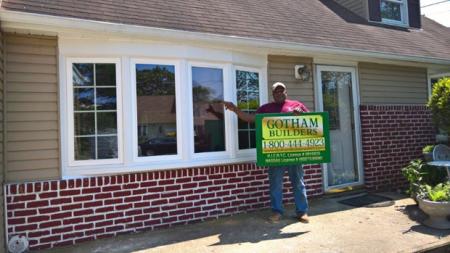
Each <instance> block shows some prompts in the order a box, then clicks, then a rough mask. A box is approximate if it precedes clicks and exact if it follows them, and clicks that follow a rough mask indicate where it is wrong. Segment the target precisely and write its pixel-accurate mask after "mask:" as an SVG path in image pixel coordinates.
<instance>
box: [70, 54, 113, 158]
mask: <svg viewBox="0 0 450 253" xmlns="http://www.w3.org/2000/svg"><path fill="white" fill-rule="evenodd" d="M71 75H72V76H71V79H72V86H71V87H70V89H69V90H70V93H71V100H72V102H73V103H71V104H70V105H69V108H70V111H71V112H72V114H71V115H72V120H73V121H72V122H73V124H72V126H71V128H70V129H71V132H72V133H73V135H72V147H73V148H72V150H71V151H72V152H73V153H72V154H73V155H72V156H71V157H72V160H73V161H88V160H105V159H110V160H111V159H112V160H117V159H118V158H119V154H120V152H119V134H118V133H119V130H118V129H119V118H118V109H119V107H118V102H117V101H118V97H119V96H118V95H119V85H118V80H119V78H118V76H117V65H116V63H89V62H87V63H82V62H79V63H78V62H77V63H71Z"/></svg>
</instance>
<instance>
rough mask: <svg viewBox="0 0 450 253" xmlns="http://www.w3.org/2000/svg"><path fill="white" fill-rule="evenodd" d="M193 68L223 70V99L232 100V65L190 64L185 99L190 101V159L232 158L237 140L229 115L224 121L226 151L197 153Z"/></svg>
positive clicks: (225, 115)
mask: <svg viewBox="0 0 450 253" xmlns="http://www.w3.org/2000/svg"><path fill="white" fill-rule="evenodd" d="M192 67H200V68H216V69H222V76H223V89H224V90H223V98H224V100H226V101H227V100H230V99H231V94H230V93H231V91H230V89H231V88H232V87H230V83H231V82H230V78H231V69H232V68H231V64H220V63H210V62H195V61H191V62H188V85H187V87H189V91H188V92H187V93H185V94H186V97H185V99H186V98H187V99H188V101H187V103H185V104H186V105H187V106H188V108H189V113H188V116H189V119H188V121H187V122H188V123H189V124H188V127H187V129H188V132H187V134H186V137H187V138H188V139H186V138H185V140H186V141H188V142H189V145H188V146H189V154H190V158H191V159H194V160H210V159H220V158H226V157H232V153H233V152H232V151H233V150H234V149H233V146H234V145H235V142H236V140H233V137H234V136H232V135H231V131H232V129H233V125H232V124H231V122H230V121H231V120H230V115H229V114H228V113H225V114H224V120H225V126H224V127H225V135H224V137H225V151H215V152H202V153H195V143H194V111H193V105H194V101H193V99H192V95H193V93H192V87H193V86H192Z"/></svg>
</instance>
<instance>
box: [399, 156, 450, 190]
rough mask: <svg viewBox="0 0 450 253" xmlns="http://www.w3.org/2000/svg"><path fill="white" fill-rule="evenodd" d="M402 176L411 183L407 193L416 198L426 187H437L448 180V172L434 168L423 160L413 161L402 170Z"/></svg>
mask: <svg viewBox="0 0 450 253" xmlns="http://www.w3.org/2000/svg"><path fill="white" fill-rule="evenodd" d="M402 174H403V176H404V177H405V178H406V180H407V181H408V183H409V188H408V190H407V191H406V192H407V193H408V194H409V195H410V196H411V197H412V198H415V196H417V194H418V193H419V191H421V187H422V186H424V185H431V186H435V185H437V184H439V183H442V182H444V181H445V180H446V176H447V172H446V171H445V170H443V169H439V168H436V167H433V166H429V165H427V164H426V163H425V162H424V161H422V160H421V159H416V160H412V161H410V162H409V164H408V165H407V166H406V167H404V168H403V169H402Z"/></svg>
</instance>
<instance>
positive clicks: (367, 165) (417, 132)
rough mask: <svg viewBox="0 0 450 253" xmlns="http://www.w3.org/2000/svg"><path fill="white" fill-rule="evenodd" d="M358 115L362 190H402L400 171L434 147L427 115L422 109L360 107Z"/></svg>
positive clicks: (403, 184)
mask: <svg viewBox="0 0 450 253" xmlns="http://www.w3.org/2000/svg"><path fill="white" fill-rule="evenodd" d="M360 113H361V129H362V146H363V157H364V175H365V186H366V188H368V189H369V190H374V191H381V190H394V189H399V188H404V187H405V186H406V180H405V179H404V178H403V176H402V174H401V168H403V167H404V166H405V165H406V164H407V163H408V162H409V161H410V160H412V159H416V158H420V157H421V154H422V148H423V147H424V146H425V145H428V144H433V143H434V138H435V136H434V135H435V132H434V127H433V125H432V122H431V113H430V111H429V110H428V109H427V108H426V107H425V106H422V105H362V106H361V107H360Z"/></svg>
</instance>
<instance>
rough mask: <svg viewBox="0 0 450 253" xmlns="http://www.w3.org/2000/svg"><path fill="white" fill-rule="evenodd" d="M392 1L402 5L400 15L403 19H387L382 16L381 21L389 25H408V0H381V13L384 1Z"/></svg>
mask: <svg viewBox="0 0 450 253" xmlns="http://www.w3.org/2000/svg"><path fill="white" fill-rule="evenodd" d="M383 1H384V2H392V3H396V4H399V5H400V17H401V20H400V21H398V20H394V19H387V18H383V17H381V22H382V23H384V24H388V25H396V26H408V25H409V18H408V17H409V15H408V0H381V1H380V15H381V5H382V2H383Z"/></svg>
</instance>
